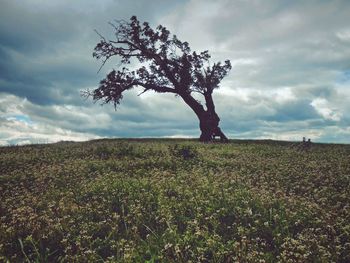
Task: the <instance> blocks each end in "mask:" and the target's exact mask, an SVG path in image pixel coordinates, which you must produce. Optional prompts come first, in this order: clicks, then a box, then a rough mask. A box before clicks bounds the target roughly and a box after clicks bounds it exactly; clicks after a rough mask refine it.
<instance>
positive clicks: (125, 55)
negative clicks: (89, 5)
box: [85, 16, 231, 142]
mask: <svg viewBox="0 0 350 263" xmlns="http://www.w3.org/2000/svg"><path fill="white" fill-rule="evenodd" d="M110 24H111V26H112V27H113V29H114V30H115V39H113V40H108V39H106V38H105V37H103V36H102V35H100V34H99V35H100V37H101V40H100V42H99V43H98V44H97V45H96V47H95V50H94V53H93V56H94V57H95V58H97V59H102V65H101V68H102V67H103V65H104V64H105V63H106V61H108V60H109V59H110V58H112V57H114V56H115V57H118V58H119V59H120V65H119V67H121V65H124V67H122V68H119V69H118V70H112V71H111V72H110V73H108V74H107V76H106V77H105V78H104V79H103V80H101V82H100V84H99V87H98V88H96V89H94V90H88V91H87V92H86V94H85V95H86V96H87V97H90V96H91V97H92V98H93V100H94V101H98V100H101V101H102V103H113V104H114V106H115V107H116V106H117V105H118V104H119V103H120V101H121V100H122V98H123V92H124V91H127V90H130V89H133V88H135V87H141V88H142V89H143V91H142V93H144V92H147V91H154V92H159V93H173V94H175V95H176V96H179V97H181V98H182V99H183V101H184V102H185V103H186V104H187V105H188V106H189V107H190V108H191V109H192V110H193V111H194V113H195V114H196V115H197V117H198V119H199V127H200V130H201V135H200V141H203V142H208V141H211V140H213V138H215V136H219V137H220V140H221V141H224V142H226V141H228V139H227V137H226V136H225V134H224V133H223V132H222V131H221V129H220V128H219V122H220V118H219V116H218V114H217V113H216V112H215V105H214V101H213V97H212V94H213V91H214V89H216V88H218V87H219V83H220V81H221V80H222V79H223V78H224V77H225V76H226V75H227V73H228V72H229V71H230V69H231V63H230V61H229V60H226V61H225V62H224V63H223V64H222V63H221V62H217V63H214V64H213V65H210V64H209V58H210V55H209V53H208V51H204V52H201V53H197V52H192V51H191V49H190V47H189V45H188V43H187V42H182V41H180V40H179V39H178V38H177V37H176V35H170V32H169V31H168V30H167V29H166V28H165V27H164V26H162V25H159V26H158V27H157V28H156V29H152V28H151V27H150V25H149V24H148V23H147V22H145V23H142V24H141V23H140V21H139V20H138V19H137V18H136V16H133V17H131V19H130V21H129V22H128V21H124V20H121V21H116V22H115V23H110ZM96 32H97V31H96ZM135 59H136V60H135ZM133 60H135V61H133ZM131 62H132V63H133V67H134V66H135V64H136V65H138V66H139V67H138V68H137V69H136V70H130V69H128V68H127V65H128V64H130V63H131ZM134 62H137V63H134ZM195 94H199V95H200V96H202V97H203V102H205V106H204V105H203V104H202V103H201V102H200V101H199V100H197V99H196V97H194V95H195Z"/></svg>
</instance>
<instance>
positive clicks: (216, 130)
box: [198, 111, 228, 142]
mask: <svg viewBox="0 0 350 263" xmlns="http://www.w3.org/2000/svg"><path fill="white" fill-rule="evenodd" d="M198 118H199V128H200V130H201V136H200V138H199V140H200V141H201V142H210V141H213V140H214V139H215V137H216V136H219V137H220V141H221V142H228V139H227V137H226V136H225V134H224V133H223V132H222V131H221V129H220V127H219V122H220V118H219V116H218V115H217V114H216V112H215V111H213V112H208V111H205V112H204V113H203V114H201V115H200V116H198Z"/></svg>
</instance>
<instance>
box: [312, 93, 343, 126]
mask: <svg viewBox="0 0 350 263" xmlns="http://www.w3.org/2000/svg"><path fill="white" fill-rule="evenodd" d="M310 104H311V106H313V107H314V108H315V110H316V111H317V112H318V113H319V114H320V115H321V116H322V117H323V118H325V119H326V120H331V121H339V120H340V119H341V116H342V115H341V113H340V112H339V111H338V110H337V109H335V108H331V105H330V104H329V102H328V101H327V100H326V99H324V98H316V99H314V100H313V101H312V102H311V103H310Z"/></svg>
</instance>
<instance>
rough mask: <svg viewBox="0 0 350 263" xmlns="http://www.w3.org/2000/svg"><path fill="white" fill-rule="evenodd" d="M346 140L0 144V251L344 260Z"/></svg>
mask: <svg viewBox="0 0 350 263" xmlns="http://www.w3.org/2000/svg"><path fill="white" fill-rule="evenodd" d="M349 193H350V145H332V144H330V145H322V144H314V145H312V147H311V149H310V150H309V151H302V150H300V149H299V148H298V147H293V144H292V143H287V142H274V141H232V142H231V143H229V144H201V143H199V142H195V141H191V140H96V141H90V142H83V143H71V142H62V143H57V144H48V145H32V146H16V147H1V148H0V200H1V203H0V261H5V262H6V260H9V261H10V262H23V261H27V262H31V261H39V262H56V261H62V262H190V261H192V262H234V261H239V262H349V261H350V194H349Z"/></svg>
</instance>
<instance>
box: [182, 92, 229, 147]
mask: <svg viewBox="0 0 350 263" xmlns="http://www.w3.org/2000/svg"><path fill="white" fill-rule="evenodd" d="M179 95H180V96H181V97H182V99H183V100H184V101H185V102H186V104H187V105H188V106H190V108H191V109H192V110H193V111H194V112H195V113H196V115H197V117H198V119H199V128H200V130H201V136H200V138H199V140H200V141H201V142H210V141H213V140H214V139H215V136H219V137H220V141H221V142H228V139H227V137H226V136H225V134H224V133H223V132H222V131H221V129H220V127H219V122H220V118H219V116H218V115H217V114H216V112H215V107H214V102H213V99H212V97H211V94H208V95H207V96H205V99H206V106H207V110H204V108H203V106H202V105H201V104H200V103H199V102H198V101H197V100H195V99H194V98H193V97H192V96H191V95H190V94H188V93H181V94H179Z"/></svg>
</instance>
